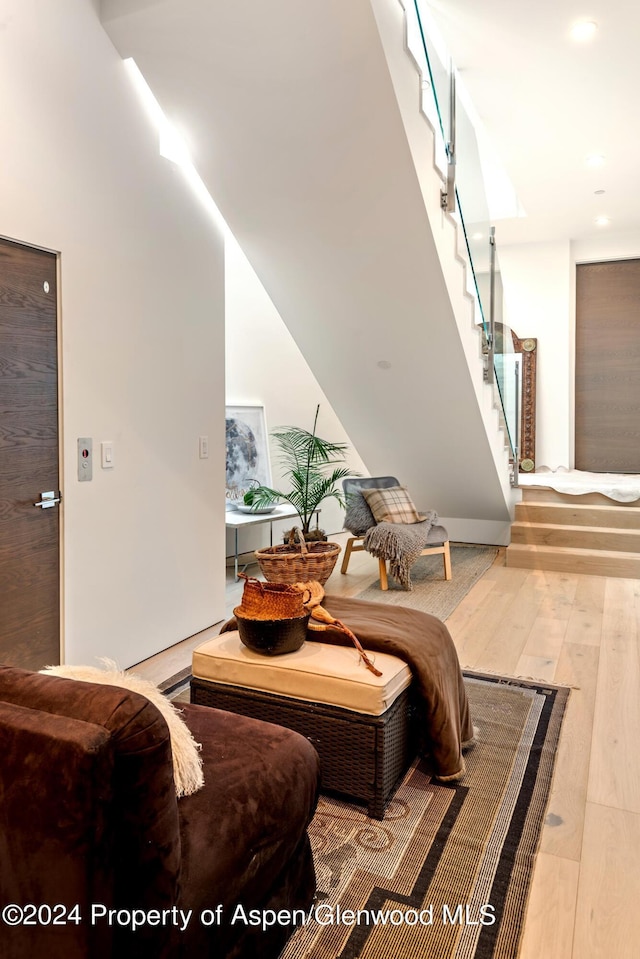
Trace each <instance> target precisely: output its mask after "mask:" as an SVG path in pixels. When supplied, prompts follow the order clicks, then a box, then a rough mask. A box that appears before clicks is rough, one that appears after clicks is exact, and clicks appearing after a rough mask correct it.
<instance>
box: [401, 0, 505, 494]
mask: <svg viewBox="0 0 640 959" xmlns="http://www.w3.org/2000/svg"><path fill="white" fill-rule="evenodd" d="M405 10H406V16H407V43H408V47H409V52H410V53H411V55H412V57H413V59H414V60H415V61H416V64H417V66H418V69H419V70H420V72H421V74H422V78H423V83H422V110H423V112H424V113H425V114H426V116H427V117H428V119H429V120H430V122H431V125H432V127H433V128H434V130H435V132H436V165H437V166H438V167H439V168H440V172H441V174H442V176H443V179H444V180H445V184H446V185H445V187H444V188H443V190H442V207H443V209H445V210H447V211H448V212H449V213H450V214H451V215H452V217H453V218H454V219H455V221H456V222H457V224H458V231H457V233H458V245H459V249H458V252H459V254H460V255H461V256H462V258H463V259H465V260H466V261H467V262H468V264H469V267H470V270H469V271H468V283H469V289H468V292H469V293H470V294H471V295H472V296H473V297H474V298H475V301H476V323H477V326H478V328H479V329H480V331H481V335H482V338H483V348H484V353H485V357H486V360H485V379H486V380H487V382H489V383H492V384H493V385H494V390H495V397H494V399H495V405H496V407H497V409H498V412H499V416H500V419H501V425H502V428H503V431H504V434H505V438H506V442H507V445H508V448H509V458H510V461H511V463H512V466H513V472H512V483H513V485H517V481H518V446H519V425H520V415H521V408H522V407H521V403H522V399H521V369H522V365H521V362H520V355H519V354H517V353H515V352H514V349H513V342H512V338H511V333H510V331H509V330H507V329H506V328H505V327H504V324H503V318H502V302H503V301H502V280H501V274H500V263H499V258H498V250H497V245H496V239H495V229H494V227H493V225H492V217H491V213H490V204H489V199H488V196H487V188H486V185H485V172H484V169H483V154H482V151H481V149H480V144H479V141H478V135H477V130H476V124H475V123H474V121H473V117H472V114H473V110H472V107H471V104H470V103H469V101H468V98H466V96H465V95H464V92H463V91H462V90H461V89H460V85H459V83H457V81H456V72H455V68H454V66H453V64H452V62H451V59H450V57H449V56H448V54H447V52H446V50H444V49H443V47H442V44H441V43H440V42H438V41H436V39H435V38H434V33H435V31H432V30H431V29H430V22H429V16H428V12H427V11H426V10H425V8H424V4H423V2H422V0H412V2H409V3H407V4H406V7H405Z"/></svg>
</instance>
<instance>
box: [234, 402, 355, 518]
mask: <svg viewBox="0 0 640 959" xmlns="http://www.w3.org/2000/svg"><path fill="white" fill-rule="evenodd" d="M319 411H320V406H319V405H318V406H317V407H316V415H315V419H314V421H313V430H312V432H309V430H305V429H302V428H301V427H299V426H280V427H277V428H276V429H275V430H273V431H272V433H271V435H272V437H273V439H274V440H275V442H276V444H277V445H278V447H279V453H278V462H279V463H280V465H281V467H282V472H283V474H284V475H285V476H286V477H287V479H288V480H289V483H290V487H291V488H290V489H289V490H287V491H286V492H283V491H282V490H276V489H272V488H271V487H268V486H258V487H256V488H254V489H251V490H249V491H248V492H247V493H246V494H245V497H244V501H245V503H247V504H248V505H251V506H255V507H256V508H257V509H263V508H265V507H267V506H270V505H272V504H273V503H274V502H278V500H284V501H285V502H287V503H290V504H291V506H293V508H294V509H295V511H296V512H297V514H298V516H299V517H300V522H301V525H302V530H303V532H304V533H307V532H308V531H309V525H310V523H311V519H312V517H313V514H314V513H315V512H316V510H317V509H318V507H319V505H320V503H321V502H322V501H323V500H325V499H328V498H331V499H335V500H337V501H338V502H339V503H340V505H341V506H344V499H343V496H342V492H341V490H340V489H338V487H337V484H338V483H339V482H340V481H341V480H343V479H344V478H345V477H346V476H353V475H355V474H354V473H353V471H352V470H349V469H347V468H346V467H344V466H339V467H336V468H335V469H333V470H331V472H330V473H328V474H327V469H328V468H329V467H331V466H335V465H336V464H338V463H344V460H345V456H344V454H345V453H346V452H347V450H348V449H349V446H348V444H347V443H333V442H331V441H330V440H325V439H322V437H320V436H317V435H316V426H317V423H318V413H319Z"/></svg>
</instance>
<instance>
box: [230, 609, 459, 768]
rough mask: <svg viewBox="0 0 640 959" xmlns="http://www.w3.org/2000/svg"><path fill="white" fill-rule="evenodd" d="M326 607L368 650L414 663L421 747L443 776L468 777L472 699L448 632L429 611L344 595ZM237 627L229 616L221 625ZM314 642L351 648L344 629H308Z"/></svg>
mask: <svg viewBox="0 0 640 959" xmlns="http://www.w3.org/2000/svg"><path fill="white" fill-rule="evenodd" d="M322 605H323V606H324V608H325V609H326V610H327V611H328V612H329V613H331V615H332V616H334V617H335V618H336V619H340V620H342V622H344V623H345V625H346V626H348V627H349V628H350V629H352V630H353V632H354V633H355V634H356V636H357V637H358V639H359V640H360V642H361V643H362V645H363V646H364V648H365V649H366V650H369V651H371V652H374V653H375V652H376V651H378V652H381V653H390V654H391V655H393V656H397V657H398V658H399V659H402V660H404V661H405V662H406V663H408V665H409V666H410V667H411V671H412V673H413V675H414V681H415V684H416V687H417V692H418V694H419V707H420V713H421V715H420V718H419V722H420V728H421V733H422V740H423V746H422V749H423V751H424V752H425V753H428V754H429V755H430V756H431V758H432V760H433V764H434V767H435V774H436V775H437V777H438V778H439V779H443V780H449V779H460V778H461V777H462V776H463V775H464V768H465V767H464V759H463V757H462V748H463V745H470V744H471V743H472V742H473V740H474V732H473V726H472V723H471V718H470V715H469V703H468V701H467V693H466V690H465V688H464V682H463V679H462V673H461V671H460V664H459V662H458V654H457V652H456V648H455V646H454V645H453V640H452V639H451V636H450V635H449V630H448V629H447V627H446V626H445V625H444V623H442V622H440V620H439V619H436V617H435V616H431V615H429V613H423V612H421V611H420V610H417V609H408V608H407V607H404V606H389V605H387V604H386V603H369V602H365V601H364V600H360V599H347V598H345V597H342V596H325V598H324V600H323V603H322ZM230 629H236V621H235V619H230V620H229V621H228V622H227V623H225V624H224V626H223V627H222V629H221V632H225V631H227V630H230ZM307 635H308V639H309V641H310V642H313V641H314V640H315V641H318V642H322V643H333V644H334V645H336V646H350V645H351V641H350V640H349V638H348V637H347V636H345V634H344V633H342V632H340V631H339V630H334V629H331V628H329V629H327V630H325V631H323V632H321V633H314V632H312V631H309V633H308V634H307Z"/></svg>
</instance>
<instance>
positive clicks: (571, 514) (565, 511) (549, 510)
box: [516, 501, 640, 530]
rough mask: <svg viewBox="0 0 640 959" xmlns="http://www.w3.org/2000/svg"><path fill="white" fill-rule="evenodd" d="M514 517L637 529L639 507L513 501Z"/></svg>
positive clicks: (565, 524)
mask: <svg viewBox="0 0 640 959" xmlns="http://www.w3.org/2000/svg"><path fill="white" fill-rule="evenodd" d="M516 520H517V521H518V522H523V523H555V524H559V525H562V526H602V527H606V528H607V529H638V530H640V509H638V508H637V507H636V508H635V509H634V508H631V509H629V508H628V507H626V506H619V505H617V504H615V505H614V504H611V505H609V506H602V505H593V504H588V503H551V502H528V501H526V502H522V503H516Z"/></svg>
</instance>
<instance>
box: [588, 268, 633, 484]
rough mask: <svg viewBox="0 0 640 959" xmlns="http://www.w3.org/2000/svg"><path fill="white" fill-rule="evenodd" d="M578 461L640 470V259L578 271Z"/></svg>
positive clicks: (612, 469)
mask: <svg viewBox="0 0 640 959" xmlns="http://www.w3.org/2000/svg"><path fill="white" fill-rule="evenodd" d="M575 386H576V399H575V417H576V420H575V421H576V426H575V444H576V447H575V465H576V469H579V470H590V471H593V472H598V473H640V260H615V261H611V262H608V263H585V264H580V265H579V266H578V268H577V276H576V382H575Z"/></svg>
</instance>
